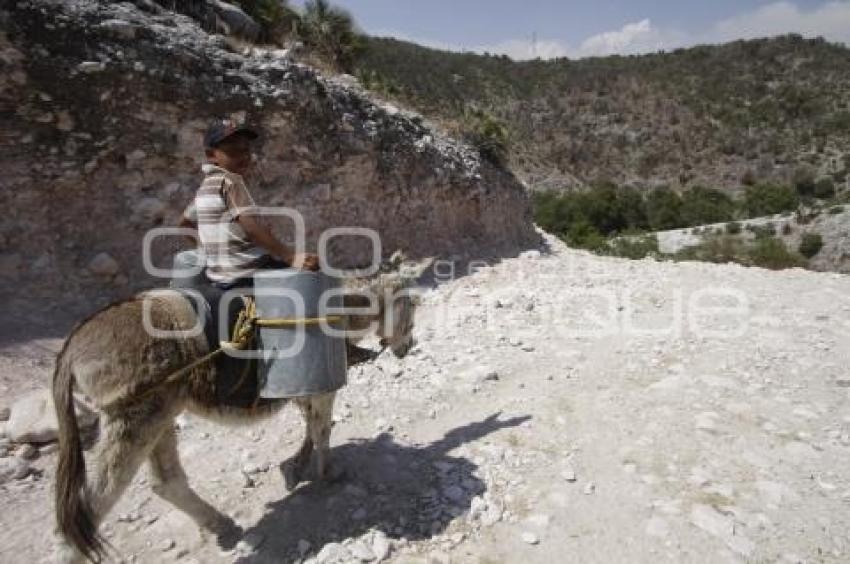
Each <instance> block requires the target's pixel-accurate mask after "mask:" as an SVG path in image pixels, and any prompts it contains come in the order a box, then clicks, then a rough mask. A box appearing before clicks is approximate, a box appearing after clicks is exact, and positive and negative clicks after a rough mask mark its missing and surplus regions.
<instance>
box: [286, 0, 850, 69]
mask: <svg viewBox="0 0 850 564" xmlns="http://www.w3.org/2000/svg"><path fill="white" fill-rule="evenodd" d="M293 3H294V4H296V5H298V4H303V0H295V1H294V2H293ZM331 3H332V4H334V5H337V6H340V7H343V8H346V9H348V11H349V12H351V14H352V15H353V16H354V19H355V21H356V22H357V23H358V25H359V26H360V28H361V29H362V30H363V31H365V32H367V33H369V34H370V35H378V36H392V37H397V38H399V39H405V40H408V41H414V42H416V43H419V44H422V45H427V46H431V47H437V48H441V49H450V50H455V51H463V50H466V51H476V52H484V51H487V52H490V53H497V54H502V53H504V54H507V55H509V56H511V57H513V58H515V59H528V58H534V57H535V56H539V57H541V58H544V59H545V58H551V57H561V56H566V57H570V58H581V57H588V56H594V55H610V54H615V53H616V54H632V53H646V52H652V51H658V50H660V49H667V50H669V49H673V48H676V47H683V46H688V45H696V44H701V43H721V42H725V41H731V40H735V39H742V38H753V37H764V36H771V35H778V34H783V33H790V32H796V33H800V34H802V35H804V36H810V37H813V36H819V35H820V36H824V37H826V38H827V39H828V40H830V41H834V42H839V43H845V44H847V45H850V0H793V1H792V0H787V1H786V0H781V1H776V0H768V1H764V0H701V1H694V0H655V1H649V0H580V1H577V0H571V1H560V2H559V1H557V0H525V1H523V2H517V1H508V0H430V1H425V2H423V1H422V0H331Z"/></svg>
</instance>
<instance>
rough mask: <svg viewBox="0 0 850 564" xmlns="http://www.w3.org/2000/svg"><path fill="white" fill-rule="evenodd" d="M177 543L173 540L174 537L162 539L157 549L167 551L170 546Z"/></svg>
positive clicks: (172, 546)
mask: <svg viewBox="0 0 850 564" xmlns="http://www.w3.org/2000/svg"><path fill="white" fill-rule="evenodd" d="M176 544H177V543H175V542H174V539H164V540H163V541H162V542H160V543H159V550H160V551H162V552H168V551H169V550H171V549H172V548H174V547H175V546H176Z"/></svg>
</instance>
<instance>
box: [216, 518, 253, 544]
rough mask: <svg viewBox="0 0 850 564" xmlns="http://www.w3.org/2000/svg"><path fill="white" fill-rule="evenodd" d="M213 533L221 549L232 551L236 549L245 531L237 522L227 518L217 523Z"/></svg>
mask: <svg viewBox="0 0 850 564" xmlns="http://www.w3.org/2000/svg"><path fill="white" fill-rule="evenodd" d="M212 533H213V534H214V535H215V541H216V544H217V545H218V546H219V548H221V549H222V550H231V549H233V548H235V547H236V543H238V542H239V539H241V538H242V535H243V534H244V533H245V531H244V530H243V529H242V527H240V526H239V525H238V524H237V523H236V521H234V520H233V519H231V518H229V517H227V518H224V519H222V520H221V521H219V522H218V523H216V525H215V526H214V527H213V528H212Z"/></svg>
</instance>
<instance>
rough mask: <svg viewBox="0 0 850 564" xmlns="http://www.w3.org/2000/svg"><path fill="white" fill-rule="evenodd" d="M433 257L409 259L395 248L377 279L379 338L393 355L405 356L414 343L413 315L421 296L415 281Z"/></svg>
mask: <svg viewBox="0 0 850 564" xmlns="http://www.w3.org/2000/svg"><path fill="white" fill-rule="evenodd" d="M432 262H433V259H425V260H424V261H421V262H419V263H411V262H407V261H406V260H405V258H404V255H403V254H401V252H400V251H396V253H394V254H393V256H392V257H391V258H390V261H389V262H388V263H385V264H384V266H383V267H382V270H383V271H384V274H381V276H380V277H379V282H378V286H379V289H378V292H379V295H380V299H379V303H380V313H379V316H378V329H377V333H378V337H380V339H381V346H382V347H388V348H389V349H390V350H391V351H392V352H393V354H394V355H396V356H397V357H399V358H401V357H403V356H405V355H406V354H407V353H408V352H409V351H410V349H411V348H412V347H413V345H414V344H415V341H414V339H413V318H414V313H415V309H416V306H417V305H418V304H419V296H418V294H417V293H416V288H414V287H413V282H414V281H415V280H416V279H417V278H419V277H420V276H421V275H422V273H423V272H424V271H425V270H426V269H427V268H428V267H429V266H431V263H432Z"/></svg>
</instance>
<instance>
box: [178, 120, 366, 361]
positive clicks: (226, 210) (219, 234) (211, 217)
mask: <svg viewBox="0 0 850 564" xmlns="http://www.w3.org/2000/svg"><path fill="white" fill-rule="evenodd" d="M257 137H258V134H257V132H256V131H254V130H253V129H251V128H250V127H248V126H247V125H245V124H241V123H237V122H235V121H234V120H231V119H225V118H217V119H215V120H214V121H213V122H212V123H211V124H210V126H209V127H208V128H207V131H206V134H205V135H204V150H205V154H206V159H207V162H206V163H205V164H204V165H203V166H202V170H203V172H204V175H205V176H204V179H203V181H202V182H201V185H200V187H199V188H198V191H197V194H196V195H195V198H194V200H193V201H192V202H191V203H190V204H189V205H188V206H187V207H186V209H185V210H184V212H183V215H182V217H181V220H180V224H179V225H180V227H189V228H192V229H197V231H198V239H199V244H200V247H201V249H202V250H203V255H205V260H206V264H205V266H206V268H205V269H204V272H205V274H206V277H207V278H208V280H209V282H210V284H211V285H212V286H214V287H216V288H218V289H219V290H230V289H233V288H246V290H248V291H250V288H252V287H253V278H252V276H253V274H254V273H255V272H256V271H257V270H261V269H281V268H289V267H293V268H299V269H301V270H312V271H315V270H318V269H319V257H318V255H315V254H312V253H296V252H295V251H294V250H293V249H292V248H290V247H289V246H288V245H286V244H284V243H282V242H280V241H279V240H278V239H277V237H275V236H274V234H273V233H272V231H271V229H270V228H269V227H268V225H266V224H265V223H263V222H262V221H259V220H258V218H257V216H256V215H255V210H254V208H255V204H254V200H253V198H252V197H251V194H250V193H249V192H248V188H247V186H246V185H245V181H244V178H243V175H244V174H246V173H247V172H248V171H249V170H250V169H251V167H252V165H253V156H252V152H251V142H252V141H254V140H255V139H257ZM347 353H348V360H349V365H351V364H354V363H358V362H363V361H365V360H369V359H371V358H373V357H374V353H373V352H372V351H370V350H367V349H362V348H360V347H357V346H355V345H354V344H352V343H350V342H349V343H347Z"/></svg>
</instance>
